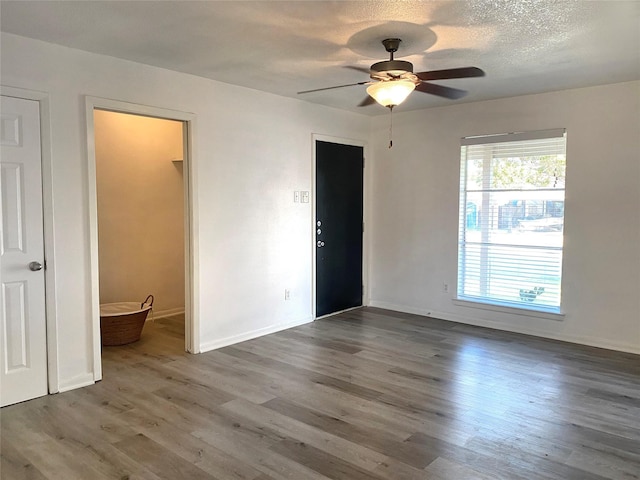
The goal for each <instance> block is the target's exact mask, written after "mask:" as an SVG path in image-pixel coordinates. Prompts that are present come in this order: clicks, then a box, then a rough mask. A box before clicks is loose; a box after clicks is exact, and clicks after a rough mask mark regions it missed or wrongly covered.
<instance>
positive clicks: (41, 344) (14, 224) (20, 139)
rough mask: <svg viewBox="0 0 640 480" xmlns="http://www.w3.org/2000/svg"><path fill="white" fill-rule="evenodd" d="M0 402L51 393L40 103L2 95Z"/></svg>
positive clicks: (16, 400)
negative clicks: (48, 359) (49, 385)
mask: <svg viewBox="0 0 640 480" xmlns="http://www.w3.org/2000/svg"><path fill="white" fill-rule="evenodd" d="M0 112H1V122H0V127H1V129H0V144H1V147H0V148H1V151H0V155H1V160H2V161H1V166H2V168H1V171H0V184H1V189H2V191H1V195H0V198H1V201H2V233H1V235H0V242H1V244H0V270H1V273H2V277H1V282H0V283H1V290H0V295H1V298H0V308H1V313H2V319H1V322H2V325H1V327H2V328H0V346H1V347H2V350H1V352H0V357H1V360H0V362H1V365H0V369H1V372H0V382H1V385H0V404H1V405H2V406H5V405H10V404H13V403H17V402H21V401H24V400H29V399H31V398H35V397H39V396H42V395H46V394H47V332H46V318H45V280H44V231H43V218H42V215H43V214H42V172H41V166H42V164H41V150H40V110H39V103H38V102H37V101H34V100H24V99H19V98H13V97H6V96H3V97H2V104H1V109H0Z"/></svg>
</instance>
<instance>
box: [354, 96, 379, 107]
mask: <svg viewBox="0 0 640 480" xmlns="http://www.w3.org/2000/svg"><path fill="white" fill-rule="evenodd" d="M374 103H376V101H375V99H374V98H373V97H372V96H370V95H367V97H366V98H364V99H363V100H362V101H361V102H360V103H359V104H358V106H359V107H366V106H367V105H373V104H374Z"/></svg>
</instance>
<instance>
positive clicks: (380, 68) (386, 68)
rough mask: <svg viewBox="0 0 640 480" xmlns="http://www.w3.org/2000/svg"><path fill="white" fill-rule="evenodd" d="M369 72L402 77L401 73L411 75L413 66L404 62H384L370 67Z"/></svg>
mask: <svg viewBox="0 0 640 480" xmlns="http://www.w3.org/2000/svg"><path fill="white" fill-rule="evenodd" d="M371 71H372V72H376V73H390V74H393V75H402V74H403V73H413V64H412V63H411V62H406V61H404V60H385V61H384V62H378V63H374V64H373V65H371Z"/></svg>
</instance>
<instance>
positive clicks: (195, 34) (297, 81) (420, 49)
mask: <svg viewBox="0 0 640 480" xmlns="http://www.w3.org/2000/svg"><path fill="white" fill-rule="evenodd" d="M0 16H1V28H2V31H4V32H9V33H13V34H17V35H22V36H25V37H31V38H35V39H39V40H44V41H47V42H52V43H57V44H60V45H65V46H68V47H72V48H77V49H81V50H87V51H90V52H95V53H101V54H105V55H110V56H114V57H119V58H123V59H127V60H133V61H136V62H140V63H145V64H149V65H155V66H159V67H164V68H167V69H171V70H177V71H180V72H185V73H190V74H193V75H198V76H202V77H207V78H212V79H215V80H219V81H222V82H226V83H231V84H236V85H241V86H244V87H249V88H254V89H257V90H263V91H266V92H271V93H275V94H277V95H282V96H286V97H295V98H300V99H302V100H306V101H309V102H314V103H319V104H323V105H328V106H333V107H337V108H343V109H346V110H351V111H357V112H360V113H364V114H370V115H376V114H384V113H385V112H386V109H384V108H383V107H381V106H379V105H371V106H368V107H361V108H358V107H357V104H358V103H359V102H360V101H361V100H362V99H363V98H364V97H365V95H366V93H365V87H364V86H352V87H347V88H343V89H337V90H328V91H324V92H317V93H309V94H306V95H297V92H298V91H300V90H308V89H313V88H321V87H328V86H333V85H341V84H347V83H355V82H359V81H365V80H367V79H368V77H367V74H366V73H362V72H358V71H356V70H353V69H349V68H345V67H347V66H358V67H364V68H369V66H370V65H371V64H372V63H374V62H376V61H380V60H387V59H388V54H387V53H386V52H385V51H384V47H383V46H382V44H381V43H380V42H381V40H382V39H384V38H388V37H399V38H401V39H402V40H403V42H402V44H401V46H400V49H399V51H398V53H397V54H396V58H397V59H400V58H402V59H404V60H409V61H411V62H413V64H414V70H415V71H418V72H419V71H426V70H439V69H445V68H454V67H464V66H477V67H480V68H482V69H483V70H484V71H485V72H486V77H483V78H472V79H464V80H446V81H444V80H443V81H440V82H437V83H442V84H444V85H449V86H452V87H457V88H462V89H465V90H468V91H469V95H468V96H467V97H465V98H463V99H461V100H455V101H453V100H446V99H441V98H438V97H434V96H432V95H428V94H424V93H420V92H414V93H412V94H411V96H410V97H409V99H408V100H407V101H406V102H405V103H404V104H403V105H401V106H399V107H397V108H398V110H404V111H407V110H415V109H420V108H428V107H433V106H441V105H447V104H451V103H454V102H457V103H460V102H467V101H478V100H486V99H492V98H499V97H510V96H516V95H525V94H531V93H539V92H546V91H553V90H562V89H567V88H575V87H583V86H590V85H598V84H606V83H616V82H622V81H628V80H634V79H640V2H639V1H635V0H634V1H584V0H471V1H460V0H456V1H413V0H391V1H380V0H378V1H233V0H231V1H30V0H27V1H5V0H2V2H1V3H0Z"/></svg>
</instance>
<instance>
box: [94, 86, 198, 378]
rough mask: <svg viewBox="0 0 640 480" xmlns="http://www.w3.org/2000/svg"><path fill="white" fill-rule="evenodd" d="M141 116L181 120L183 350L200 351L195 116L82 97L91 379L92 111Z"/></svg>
mask: <svg viewBox="0 0 640 480" xmlns="http://www.w3.org/2000/svg"><path fill="white" fill-rule="evenodd" d="M96 109H97V110H107V111H112V112H117V113H125V114H133V115H142V116H147V117H155V118H162V119H166V120H176V121H180V122H183V145H184V152H183V172H184V173H185V174H186V175H184V206H185V210H186V212H185V213H186V215H185V216H184V227H185V228H184V231H185V256H184V258H185V350H186V351H187V352H189V353H200V342H199V340H198V339H199V338H200V336H199V330H200V328H199V327H200V323H199V309H198V304H199V303H198V299H199V292H200V290H199V285H198V280H197V279H198V278H199V275H198V264H199V261H198V243H197V239H198V234H197V222H196V221H195V219H196V218H198V215H197V213H198V212H197V202H195V199H196V198H197V195H196V182H195V179H196V166H197V163H196V158H195V155H194V149H193V144H194V142H195V140H194V136H195V131H196V115H195V114H193V113H189V112H182V111H178V110H170V109H166V108H159V107H152V106H148V105H140V104H135V103H129V102H123V101H119V100H111V99H106V98H100V97H91V96H86V97H85V117H86V118H85V120H86V126H87V178H88V203H89V205H88V210H89V245H90V266H89V268H90V272H91V273H90V279H89V283H90V305H91V326H92V340H93V370H94V380H95V381H98V380H100V379H102V355H101V353H102V346H101V342H100V292H99V265H98V196H97V183H96V149H95V125H94V119H93V111H94V110H96Z"/></svg>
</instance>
